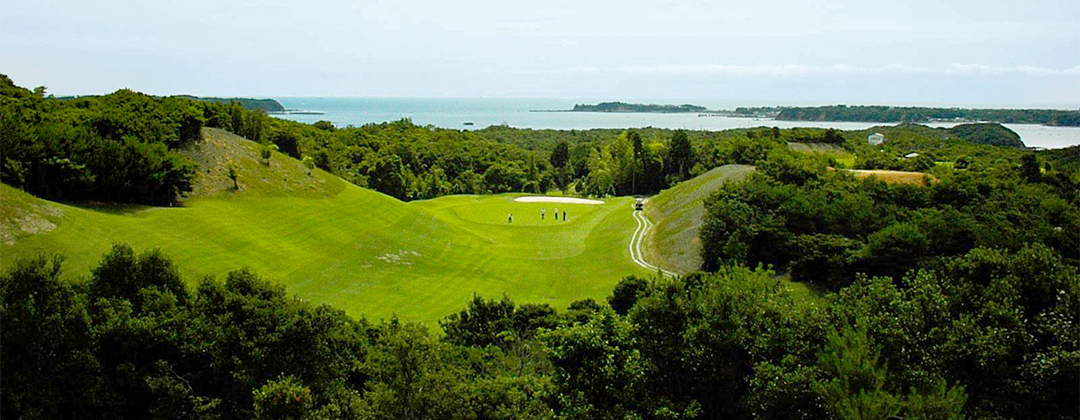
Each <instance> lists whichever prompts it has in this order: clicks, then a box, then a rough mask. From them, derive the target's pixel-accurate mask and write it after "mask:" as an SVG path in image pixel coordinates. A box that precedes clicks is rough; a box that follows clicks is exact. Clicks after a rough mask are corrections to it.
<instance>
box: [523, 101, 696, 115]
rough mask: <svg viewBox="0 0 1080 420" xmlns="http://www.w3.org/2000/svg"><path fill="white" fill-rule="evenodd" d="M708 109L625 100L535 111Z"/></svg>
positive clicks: (671, 110)
mask: <svg viewBox="0 0 1080 420" xmlns="http://www.w3.org/2000/svg"><path fill="white" fill-rule="evenodd" d="M707 111H708V109H707V108H705V107H703V106H699V105H690V104H682V105H658V104H629V103H625V102H601V103H599V104H596V105H587V104H577V105H574V108H573V109H570V110H555V111H535V112H654V113H680V112H707Z"/></svg>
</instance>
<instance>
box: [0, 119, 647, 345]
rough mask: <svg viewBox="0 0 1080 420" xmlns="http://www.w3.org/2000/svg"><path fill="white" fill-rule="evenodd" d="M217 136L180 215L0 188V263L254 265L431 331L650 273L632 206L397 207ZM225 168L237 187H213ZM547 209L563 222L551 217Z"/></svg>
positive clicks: (322, 299) (195, 269)
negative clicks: (117, 249) (480, 312)
mask: <svg viewBox="0 0 1080 420" xmlns="http://www.w3.org/2000/svg"><path fill="white" fill-rule="evenodd" d="M210 134H211V135H214V133H210ZM217 134H219V135H221V136H223V137H222V138H223V139H224V141H223V142H222V143H221V144H218V145H217V146H213V144H212V143H208V146H207V147H209V146H213V147H210V148H209V149H207V150H204V151H203V152H205V153H207V155H208V156H206V157H205V161H204V162H200V163H201V164H203V165H204V166H203V167H202V173H201V174H200V178H201V179H199V180H198V182H199V184H198V187H197V188H201V189H200V190H199V191H200V194H199V195H197V196H196V197H193V198H190V199H188V200H186V201H185V203H184V206H183V207H173V208H166V207H145V206H116V205H114V206H109V207H92V206H85V205H83V206H75V205H68V204H61V203H54V202H50V201H46V200H42V199H39V198H36V197H33V196H31V195H29V194H26V193H24V192H22V191H21V190H18V189H16V188H13V187H10V186H8V185H3V184H0V266H2V267H0V268H6V267H9V266H10V265H11V264H12V263H13V262H14V261H15V260H16V259H18V258H23V257H28V256H32V255H35V254H39V253H58V254H62V255H64V256H65V257H66V261H65V263H64V273H65V274H64V275H65V277H68V278H72V277H85V276H88V275H89V272H90V269H91V268H93V267H96V266H97V264H98V262H99V261H100V259H101V256H102V254H103V253H105V252H107V251H108V249H109V248H110V247H111V246H112V244H114V243H118V242H126V243H128V244H130V245H131V246H132V247H133V248H135V249H136V251H137V252H139V251H143V250H148V249H152V248H159V249H161V250H162V251H163V252H165V253H166V254H168V255H169V256H170V257H172V259H173V261H174V262H175V263H176V264H177V266H178V267H179V269H180V270H181V273H182V274H183V275H184V277H185V279H186V280H187V281H188V282H189V283H192V284H193V283H194V282H196V281H197V280H198V279H199V278H201V277H202V276H204V275H211V276H216V277H218V278H222V277H223V275H224V274H225V273H227V272H229V271H231V270H235V269H239V268H242V267H250V268H252V269H253V270H255V271H256V272H258V274H259V275H261V276H263V277H265V278H268V279H271V280H274V281H278V282H281V283H282V284H284V285H286V287H287V289H288V290H289V292H291V293H294V294H295V295H296V296H298V297H300V298H302V299H305V300H310V301H313V302H318V303H328V304H331V305H333V306H334V307H335V308H339V309H342V310H344V311H346V312H347V313H349V314H350V315H352V316H366V317H368V318H373V319H377V318H385V317H388V316H390V315H391V314H397V315H398V316H400V317H401V318H402V319H406V320H415V321H423V322H425V323H427V324H428V325H429V326H433V325H435V321H436V320H438V319H439V318H442V317H444V316H446V315H449V314H450V313H452V312H455V311H458V310H460V309H461V308H462V307H463V306H464V305H465V302H466V300H467V299H469V298H470V297H472V295H473V294H474V293H478V294H481V295H484V296H488V297H498V296H501V295H502V294H504V293H505V294H507V295H509V296H510V297H511V298H513V299H514V300H515V301H518V302H533V303H549V304H551V305H553V306H555V307H557V308H565V307H566V305H568V304H569V303H570V302H572V301H575V300H579V299H585V298H594V299H598V300H602V299H603V298H604V297H606V296H607V295H609V294H610V293H611V289H612V288H613V287H614V285H615V284H616V283H617V282H618V281H619V280H620V279H621V278H622V277H624V276H627V275H631V274H636V275H648V274H651V273H649V272H647V271H646V270H644V269H642V268H640V267H638V266H637V265H635V264H634V263H633V262H632V261H631V259H630V253H629V250H628V246H629V243H630V237H631V235H632V234H633V231H634V228H635V227H636V226H637V222H636V221H635V220H634V218H633V214H632V204H633V201H634V199H633V198H631V197H620V198H612V199H607V200H606V201H605V203H604V204H602V205H586V204H563V203H521V202H515V201H514V199H515V198H517V197H519V196H525V194H502V195H492V196H448V197H440V198H436V199H433V200H425V201H416V202H411V203H404V202H401V201H398V200H396V199H394V198H392V197H389V196H386V195H384V194H381V193H378V192H375V191H371V190H367V189H363V188H359V187H356V186H353V185H351V184H348V183H346V182H344V181H341V180H340V179H338V178H337V177H334V176H333V175H330V174H328V173H325V172H322V171H321V170H318V169H316V170H312V171H308V170H307V169H306V168H304V167H303V166H302V165H300V163H299V162H297V161H296V160H295V159H291V158H289V157H287V156H285V155H282V154H279V153H276V152H275V153H274V154H273V157H272V158H271V160H270V164H269V165H266V164H265V163H264V162H262V161H261V160H260V159H259V158H258V157H257V156H258V155H257V149H256V148H255V147H256V146H257V145H254V144H253V143H250V142H247V141H246V140H242V139H241V140H237V139H238V138H236V137H235V136H232V135H231V134H227V133H225V134H221V133H217ZM211 138H212V137H211ZM229 164H231V165H233V166H234V167H235V168H237V172H239V176H238V184H239V185H240V189H239V190H236V189H234V186H233V185H232V181H231V180H229V179H227V178H224V179H223V178H221V175H222V174H221V173H220V171H221V168H225V167H227V165H229ZM204 174H209V175H211V176H212V177H211V178H209V180H207V178H206V177H205V176H204ZM555 207H558V208H559V210H560V212H561V211H564V210H565V211H566V213H567V216H568V218H569V220H568V221H563V220H562V217H561V216H562V215H561V213H560V218H559V220H557V221H556V220H554V219H553V217H552V216H553V214H552V213H553V212H554V208H555ZM541 208H546V209H547V212H548V214H547V216H546V217H545V219H544V220H540V209H541ZM511 212H512V213H513V214H514V222H513V223H512V224H511V223H507V216H508V214H509V213H511Z"/></svg>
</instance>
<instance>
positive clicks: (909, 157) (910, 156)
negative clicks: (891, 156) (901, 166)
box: [904, 153, 919, 159]
mask: <svg viewBox="0 0 1080 420" xmlns="http://www.w3.org/2000/svg"><path fill="white" fill-rule="evenodd" d="M917 157H919V154H918V153H908V154H906V155H904V159H911V158H917Z"/></svg>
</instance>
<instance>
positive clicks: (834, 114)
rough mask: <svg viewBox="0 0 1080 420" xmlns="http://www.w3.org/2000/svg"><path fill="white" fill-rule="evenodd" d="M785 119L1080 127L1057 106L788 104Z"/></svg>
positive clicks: (1078, 114)
mask: <svg viewBox="0 0 1080 420" xmlns="http://www.w3.org/2000/svg"><path fill="white" fill-rule="evenodd" d="M776 119H778V120H783V121H863V122H930V121H955V120H963V121H993V122H998V123H1004V124H1046V125H1057V126H1066V127H1080V111H1076V110H1069V111H1064V110H1053V109H962V108H921V107H894V106H846V105H834V106H822V107H786V108H782V109H781V110H780V112H779V113H778V114H777V115H776Z"/></svg>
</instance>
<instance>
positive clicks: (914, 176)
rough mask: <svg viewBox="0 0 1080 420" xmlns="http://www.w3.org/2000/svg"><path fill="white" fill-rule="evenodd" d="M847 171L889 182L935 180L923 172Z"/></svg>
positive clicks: (905, 182)
mask: <svg viewBox="0 0 1080 420" xmlns="http://www.w3.org/2000/svg"><path fill="white" fill-rule="evenodd" d="M848 171H849V172H851V173H852V174H854V175H855V177H856V178H859V179H863V178H869V177H875V178H878V179H880V180H882V181H885V182H887V183H890V184H910V185H926V183H927V182H929V183H934V182H937V177H935V176H933V175H930V174H927V173H925V172H904V171H887V170H881V169H878V170H868V169H848ZM928 179H929V181H928Z"/></svg>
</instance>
